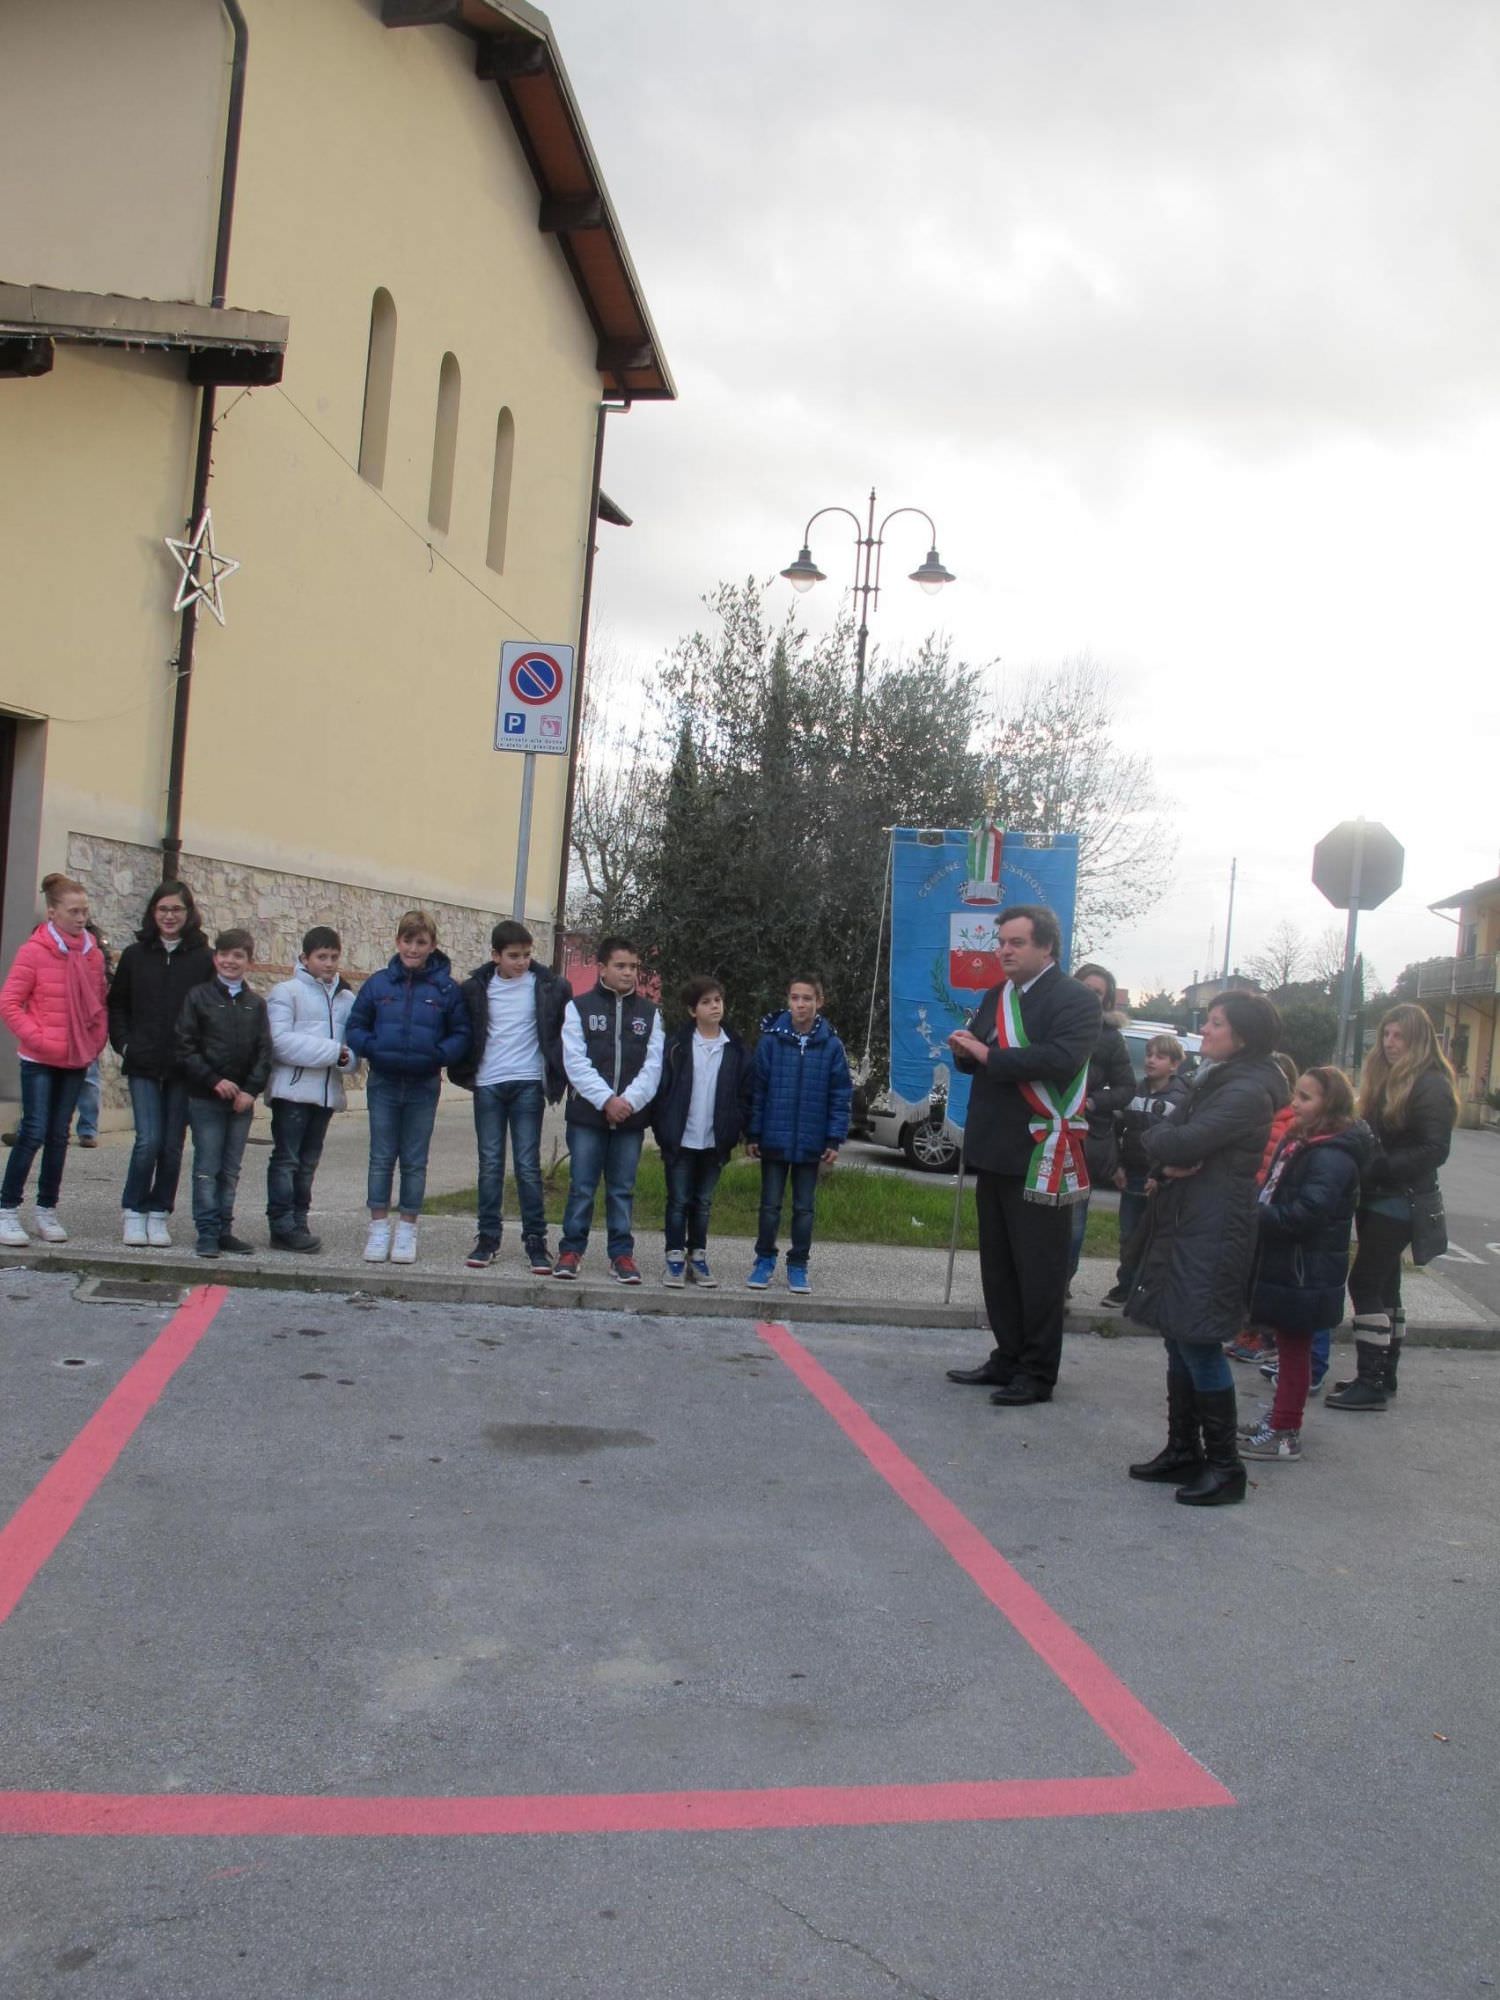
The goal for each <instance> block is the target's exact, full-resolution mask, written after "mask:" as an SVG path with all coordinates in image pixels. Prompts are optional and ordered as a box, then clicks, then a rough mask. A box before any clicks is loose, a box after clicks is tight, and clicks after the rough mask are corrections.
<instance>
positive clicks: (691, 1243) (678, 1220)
mask: <svg viewBox="0 0 1500 2000" xmlns="http://www.w3.org/2000/svg"><path fill="white" fill-rule="evenodd" d="M666 1169H667V1222H666V1237H667V1255H668V1256H669V1257H670V1256H672V1255H674V1254H675V1255H677V1256H679V1257H680V1256H681V1255H682V1254H683V1252H684V1251H686V1252H687V1253H688V1254H689V1255H691V1254H692V1253H693V1252H694V1251H695V1250H706V1249H707V1248H708V1212H709V1209H710V1208H711V1206H712V1205H713V1198H714V1189H715V1188H716V1187H717V1186H718V1185H719V1176H720V1174H721V1173H723V1171H724V1163H723V1161H722V1160H721V1159H720V1158H719V1154H718V1150H717V1148H716V1147H713V1146H709V1147H708V1148H706V1149H705V1150H704V1151H702V1152H700V1151H698V1150H696V1149H695V1148H693V1147H690V1146H683V1147H681V1148H680V1149H679V1150H678V1151H677V1152H675V1153H673V1154H672V1156H671V1158H670V1159H669V1160H668V1161H667V1162H666Z"/></svg>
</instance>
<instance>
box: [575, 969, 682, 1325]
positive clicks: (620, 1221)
mask: <svg viewBox="0 0 1500 2000" xmlns="http://www.w3.org/2000/svg"><path fill="white" fill-rule="evenodd" d="M640 969H641V959H640V953H639V952H638V951H637V950H636V948H635V946H634V945H633V944H632V943H631V942H630V940H629V938H622V937H607V938H604V939H602V940H601V942H600V945H599V983H598V985H597V986H594V987H592V988H591V989H590V990H589V991H588V992H587V993H579V994H575V995H574V996H573V998H572V999H571V1000H570V1001H569V1002H568V1004H567V1007H566V1009H565V1010H564V1013H563V1030H562V1044H563V1066H564V1068H565V1069H566V1071H567V1074H568V1109H567V1126H568V1161H569V1179H570V1183H571V1184H570V1187H569V1190H568V1202H567V1207H566V1208H565V1209H564V1211H563V1233H562V1249H561V1251H560V1253H559V1255H558V1259H557V1267H556V1269H555V1270H554V1271H553V1274H552V1275H553V1276H554V1277H555V1278H576V1277H577V1276H578V1267H579V1265H580V1264H581V1263H582V1262H583V1253H584V1251H585V1250H587V1248H588V1243H589V1227H590V1224H591V1223H592V1221H593V1216H594V1196H595V1194H596V1193H597V1192H598V1188H599V1182H600V1180H601V1179H602V1180H603V1182H604V1217H605V1224H606V1227H607V1229H608V1232H609V1267H610V1270H611V1271H612V1272H613V1273H614V1276H615V1279H616V1281H617V1282H618V1283H619V1284H622V1285H638V1284H639V1283H640V1282H641V1274H640V1271H639V1270H638V1269H637V1267H636V1262H635V1256H634V1251H635V1237H634V1236H633V1235H632V1233H631V1204H632V1202H633V1200H634V1198H635V1176H636V1169H637V1168H638V1167H639V1165H640V1160H641V1142H642V1140H643V1138H644V1137H645V1131H646V1125H647V1123H648V1121H649V1118H650V1111H651V1101H652V1099H653V1098H654V1097H655V1096H656V1087H657V1084H658V1083H659V1082H660V1080H661V1057H662V1041H663V1037H662V1027H661V1016H660V1015H659V1014H658V1013H657V1010H656V1007H655V1006H654V1004H653V1003H652V1002H651V1001H650V1000H648V999H647V998H646V997H645V995H644V994H643V993H639V992H637V990H636V981H637V976H638V975H639V973H640Z"/></svg>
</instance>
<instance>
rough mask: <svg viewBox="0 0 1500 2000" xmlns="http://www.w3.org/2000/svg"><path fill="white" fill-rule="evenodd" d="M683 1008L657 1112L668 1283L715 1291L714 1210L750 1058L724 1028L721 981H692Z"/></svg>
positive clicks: (736, 1132) (739, 1127) (745, 1099)
mask: <svg viewBox="0 0 1500 2000" xmlns="http://www.w3.org/2000/svg"><path fill="white" fill-rule="evenodd" d="M682 1004H683V1006H684V1007H686V1009H687V1010H688V1015H689V1019H688V1020H687V1021H686V1022H685V1023H684V1025H683V1026H682V1027H680V1028H678V1029H677V1031H676V1032H675V1033H674V1034H673V1035H672V1036H671V1037H670V1039H669V1040H668V1042H667V1045H666V1048H665V1050H664V1051H663V1055H662V1066H661V1085H660V1088H659V1089H658V1091H657V1094H656V1101H655V1103H654V1104H653V1106H652V1108H651V1124H652V1129H653V1130H654V1131H655V1133H656V1143H657V1145H658V1146H659V1147H660V1148H661V1154H662V1165H663V1166H664V1167H665V1169H666V1179H667V1214H666V1239H667V1241H666V1268H665V1270H664V1271H663V1273H662V1283H663V1284H664V1285H672V1286H677V1285H684V1284H693V1285H705V1286H713V1285H716V1284H717V1283H718V1280H717V1279H716V1278H715V1277H714V1276H713V1273H712V1271H711V1270H710V1268H709V1262H708V1221H709V1210H710V1207H711V1205H712V1202H713V1198H714V1189H715V1188H716V1187H717V1185H718V1181H719V1175H720V1174H721V1173H722V1172H723V1169H724V1163H725V1161H726V1160H727V1159H728V1158H729V1156H730V1154H731V1153H732V1152H733V1151H734V1148H735V1145H736V1143H737V1141H738V1139H739V1136H740V1133H741V1132H742V1131H743V1130H744V1126H745V1118H746V1114H747V1113H748V1111H749V1109H750V1055H749V1051H748V1050H747V1049H746V1047H745V1044H744V1043H743V1042H742V1041H741V1040H740V1038H739V1036H738V1035H737V1034H735V1032H734V1030H733V1029H732V1028H726V1027H725V1026H724V989H723V987H722V986H721V985H720V984H719V982H718V980H717V979H691V980H689V981H688V983H687V985H686V986H685V987H684V988H683V992H682Z"/></svg>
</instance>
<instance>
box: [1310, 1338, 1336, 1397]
mask: <svg viewBox="0 0 1500 2000" xmlns="http://www.w3.org/2000/svg"><path fill="white" fill-rule="evenodd" d="M1332 1359H1333V1328H1332V1327H1331V1326H1320V1327H1319V1328H1318V1330H1317V1332H1316V1333H1315V1334H1314V1335H1313V1338H1312V1379H1313V1387H1314V1388H1316V1387H1317V1385H1318V1384H1319V1383H1320V1382H1321V1381H1322V1379H1323V1377H1324V1376H1325V1375H1326V1374H1327V1373H1328V1364H1329V1362H1330V1361H1331V1360H1332Z"/></svg>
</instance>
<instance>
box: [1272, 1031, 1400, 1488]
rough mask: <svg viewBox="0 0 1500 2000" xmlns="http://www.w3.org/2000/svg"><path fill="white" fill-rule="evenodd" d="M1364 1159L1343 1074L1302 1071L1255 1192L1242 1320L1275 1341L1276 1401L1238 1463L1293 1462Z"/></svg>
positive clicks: (1365, 1142) (1366, 1134) (1364, 1135)
mask: <svg viewBox="0 0 1500 2000" xmlns="http://www.w3.org/2000/svg"><path fill="white" fill-rule="evenodd" d="M1371 1150H1372V1145H1371V1139H1370V1131H1369V1127H1368V1126H1366V1125H1363V1124H1361V1123H1360V1122H1359V1121H1358V1120H1357V1119H1356V1118H1355V1116H1354V1091H1353V1088H1352V1087H1351V1085H1350V1082H1349V1079H1348V1078H1347V1077H1346V1076H1345V1075H1344V1073H1343V1071H1342V1070H1337V1069H1332V1068H1329V1067H1327V1066H1324V1065H1318V1066H1316V1067H1314V1068H1312V1069H1309V1070H1306V1071H1304V1072H1303V1074H1302V1075H1301V1076H1300V1077H1299V1078H1298V1079H1297V1085H1296V1088H1295V1090H1294V1091H1293V1092H1292V1119H1291V1123H1290V1125H1289V1126H1288V1128H1287V1132H1286V1135H1285V1137H1284V1138H1283V1140H1282V1142H1281V1145H1280V1146H1279V1147H1278V1149H1277V1152H1276V1156H1275V1158H1274V1159H1273V1160H1272V1162H1271V1167H1270V1171H1269V1173H1268V1174H1267V1175H1266V1179H1265V1185H1264V1186H1263V1187H1262V1188H1261V1191H1260V1203H1259V1209H1258V1221H1259V1231H1258V1243H1257V1249H1256V1263H1255V1274H1254V1278H1253V1281H1252V1290H1251V1303H1250V1312H1251V1317H1252V1319H1253V1320H1254V1321H1255V1322H1256V1323H1257V1324H1258V1325H1261V1326H1267V1327H1270V1328H1271V1329H1272V1330H1273V1332H1274V1335H1275V1340H1276V1355H1277V1372H1276V1399H1275V1401H1274V1402H1273V1403H1272V1405H1271V1408H1270V1411H1269V1412H1268V1413H1267V1415H1266V1416H1264V1417H1262V1418H1261V1419H1260V1421H1259V1422H1258V1423H1253V1424H1249V1425H1247V1426H1246V1427H1245V1436H1244V1438H1243V1440H1242V1442H1241V1444H1240V1456H1241V1457H1242V1458H1283V1459H1293V1458H1300V1457H1301V1456H1302V1416H1303V1412H1304V1410H1305V1409H1306V1407H1307V1392H1308V1384H1309V1381H1310V1378H1311V1372H1312V1344H1313V1336H1314V1334H1316V1333H1317V1332H1318V1331H1319V1329H1320V1328H1322V1327H1326V1326H1334V1325H1337V1323H1338V1321H1339V1320H1340V1319H1341V1318H1342V1317H1343V1310H1344V1280H1345V1276H1346V1273H1347V1271H1348V1268H1349V1232H1350V1229H1351V1227H1352V1225H1353V1222H1354V1211H1355V1208H1356V1206H1357V1205H1358V1202H1359V1178H1360V1173H1361V1170H1362V1169H1363V1168H1364V1166H1365V1165H1366V1163H1367V1161H1368V1159H1369V1156H1370V1152H1371Z"/></svg>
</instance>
